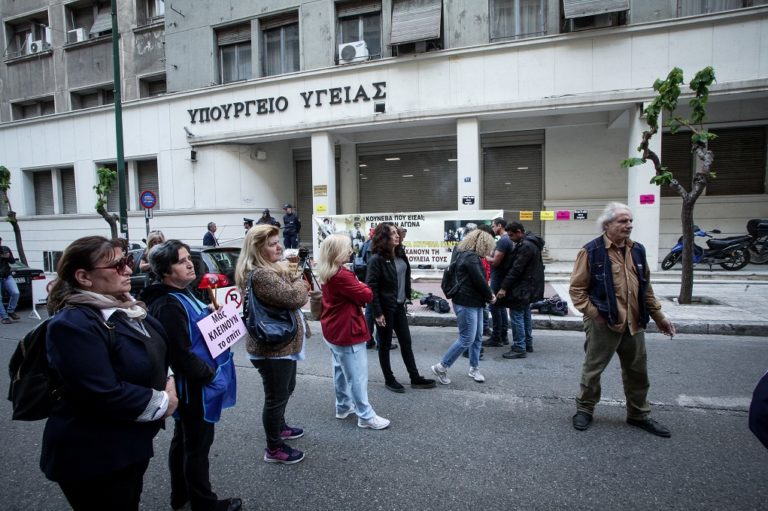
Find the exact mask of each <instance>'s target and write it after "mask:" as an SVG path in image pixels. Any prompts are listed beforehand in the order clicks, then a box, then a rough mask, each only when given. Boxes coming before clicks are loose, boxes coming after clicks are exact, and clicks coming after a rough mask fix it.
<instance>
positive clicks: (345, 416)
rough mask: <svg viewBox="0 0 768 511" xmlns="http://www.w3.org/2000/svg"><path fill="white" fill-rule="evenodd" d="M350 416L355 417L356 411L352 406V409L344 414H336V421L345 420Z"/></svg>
mask: <svg viewBox="0 0 768 511" xmlns="http://www.w3.org/2000/svg"><path fill="white" fill-rule="evenodd" d="M352 414H355V415H357V410H355V407H354V406H353V407H352V408H350V409H349V410H347V411H346V412H336V418H337V419H346V418H347V417H349V416H350V415H352Z"/></svg>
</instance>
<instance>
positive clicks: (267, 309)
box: [243, 272, 298, 349]
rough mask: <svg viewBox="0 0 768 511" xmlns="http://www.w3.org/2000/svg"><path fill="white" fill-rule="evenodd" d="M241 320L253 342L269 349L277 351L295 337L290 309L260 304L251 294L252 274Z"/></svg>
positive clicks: (294, 321)
mask: <svg viewBox="0 0 768 511" xmlns="http://www.w3.org/2000/svg"><path fill="white" fill-rule="evenodd" d="M243 319H244V320H245V327H246V328H247V329H248V333H249V334H250V335H251V337H253V340H254V341H256V342H257V343H259V344H262V345H265V346H267V347H269V348H270V349H279V348H281V347H283V346H285V345H286V344H288V343H289V342H291V340H292V339H293V338H294V337H296V332H297V330H298V327H297V325H296V317H295V316H294V314H293V311H292V310H290V309H283V308H279V307H272V306H269V305H266V304H264V303H262V302H261V301H260V300H259V299H258V298H257V297H256V294H255V293H254V292H253V272H251V274H250V275H249V276H248V284H247V286H246V291H245V304H244V306H243Z"/></svg>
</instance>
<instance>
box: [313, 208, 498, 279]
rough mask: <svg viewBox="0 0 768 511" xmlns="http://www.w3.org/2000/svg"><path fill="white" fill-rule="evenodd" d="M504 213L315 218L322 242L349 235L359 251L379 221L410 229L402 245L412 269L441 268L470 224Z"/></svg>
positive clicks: (429, 213)
mask: <svg viewBox="0 0 768 511" xmlns="http://www.w3.org/2000/svg"><path fill="white" fill-rule="evenodd" d="M503 216H504V212H503V211H499V210H475V211H427V212H420V213H364V214H363V213H361V214H354V215H328V216H320V215H315V216H313V217H312V219H313V220H314V223H315V227H316V228H317V234H318V238H319V240H320V241H322V240H324V239H325V238H326V237H327V236H328V235H330V234H333V233H337V232H342V233H345V234H348V235H349V237H350V239H351V241H352V248H353V249H354V251H355V253H356V254H357V253H359V251H360V249H361V248H362V246H363V243H365V240H367V239H368V238H369V236H370V235H371V234H372V231H373V229H374V228H375V227H376V226H377V225H378V224H380V223H382V222H392V223H394V224H395V225H397V226H398V227H402V228H404V229H407V230H408V232H407V233H406V236H405V240H404V242H403V245H404V246H405V253H406V254H407V255H408V260H409V261H410V262H411V266H412V267H413V268H442V267H445V266H448V263H449V262H450V260H451V251H452V250H453V247H454V246H456V244H458V243H459V241H461V240H462V239H463V238H464V231H465V230H466V225H467V224H469V223H473V224H476V225H480V224H488V225H490V224H491V222H492V221H493V219H494V218H497V217H503Z"/></svg>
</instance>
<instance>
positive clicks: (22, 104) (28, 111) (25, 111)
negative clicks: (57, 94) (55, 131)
mask: <svg viewBox="0 0 768 511" xmlns="http://www.w3.org/2000/svg"><path fill="white" fill-rule="evenodd" d="M11 113H12V115H13V120H18V119H30V118H32V117H40V116H41V115H50V114H53V113H56V108H55V107H54V102H53V96H48V97H45V98H37V99H29V100H25V101H19V102H18V103H12V104H11Z"/></svg>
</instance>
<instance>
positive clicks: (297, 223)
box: [283, 204, 301, 248]
mask: <svg viewBox="0 0 768 511" xmlns="http://www.w3.org/2000/svg"><path fill="white" fill-rule="evenodd" d="M283 211H285V215H284V216H283V243H284V244H285V248H299V231H301V220H299V217H298V216H297V215H296V212H295V211H293V206H292V205H290V204H285V205H284V206H283Z"/></svg>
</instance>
